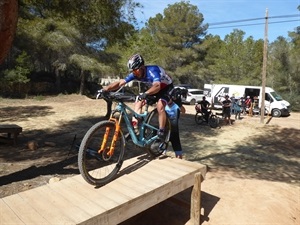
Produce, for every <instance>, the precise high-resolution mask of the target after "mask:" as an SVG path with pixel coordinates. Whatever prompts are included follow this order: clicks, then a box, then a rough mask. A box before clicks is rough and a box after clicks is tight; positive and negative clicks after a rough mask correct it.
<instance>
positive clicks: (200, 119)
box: [195, 112, 205, 125]
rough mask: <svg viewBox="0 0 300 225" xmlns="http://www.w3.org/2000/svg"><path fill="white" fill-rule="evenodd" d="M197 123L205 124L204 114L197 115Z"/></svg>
mask: <svg viewBox="0 0 300 225" xmlns="http://www.w3.org/2000/svg"><path fill="white" fill-rule="evenodd" d="M195 122H196V124H199V125H201V124H203V123H204V122H205V120H204V117H203V114H202V113H201V112H197V113H196V115H195Z"/></svg>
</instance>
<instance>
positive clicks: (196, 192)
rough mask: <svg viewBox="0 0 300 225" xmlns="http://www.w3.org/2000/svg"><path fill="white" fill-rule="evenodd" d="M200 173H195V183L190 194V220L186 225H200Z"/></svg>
mask: <svg viewBox="0 0 300 225" xmlns="http://www.w3.org/2000/svg"><path fill="white" fill-rule="evenodd" d="M201 181H202V175H201V173H196V174H195V183H194V187H193V190H192V194H191V212H190V220H189V221H188V222H187V223H186V225H200V217H201Z"/></svg>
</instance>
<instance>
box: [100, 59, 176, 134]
mask: <svg viewBox="0 0 300 225" xmlns="http://www.w3.org/2000/svg"><path fill="white" fill-rule="evenodd" d="M127 67H128V69H129V71H130V73H129V74H128V75H127V77H125V78H124V79H121V80H119V81H116V82H114V83H111V84H110V85H108V86H107V87H105V88H103V90H104V91H114V90H117V89H119V88H120V87H122V86H124V85H125V84H126V83H128V82H130V81H132V80H139V81H141V82H144V83H151V87H150V88H149V89H148V90H147V91H145V92H144V93H142V94H140V95H139V96H138V100H139V101H136V102H135V107H134V110H135V112H136V113H141V112H142V107H143V100H144V99H146V97H147V96H148V95H150V96H155V100H154V103H155V102H156V103H157V104H156V108H157V111H158V121H159V132H158V136H159V138H160V139H163V138H164V129H165V124H166V120H167V117H166V113H165V106H166V105H167V103H168V102H169V101H170V91H171V90H172V89H173V81H172V79H171V77H170V76H169V75H168V74H167V73H166V72H165V70H164V69H163V68H161V67H160V66H157V65H147V66H146V65H145V61H144V59H143V57H142V56H141V55H139V54H135V55H133V56H131V57H130V58H129V60H128V63H127ZM132 125H133V127H134V130H135V132H136V133H138V131H139V129H138V121H137V119H136V118H135V117H133V118H132Z"/></svg>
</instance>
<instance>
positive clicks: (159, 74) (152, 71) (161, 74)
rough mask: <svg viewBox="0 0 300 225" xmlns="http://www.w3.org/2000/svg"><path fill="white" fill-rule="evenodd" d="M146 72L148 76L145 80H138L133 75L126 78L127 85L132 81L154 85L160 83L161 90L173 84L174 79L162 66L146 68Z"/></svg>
mask: <svg viewBox="0 0 300 225" xmlns="http://www.w3.org/2000/svg"><path fill="white" fill-rule="evenodd" d="M145 70H146V76H145V77H144V78H141V79H138V78H137V77H135V76H134V74H133V73H130V74H128V76H127V77H125V81H126V83H128V82H130V81H132V80H139V81H141V82H144V83H150V84H152V83H154V82H160V86H161V89H164V88H165V87H166V86H168V85H169V84H172V82H173V81H172V78H171V77H170V76H169V75H168V74H167V73H166V72H165V70H164V69H163V68H161V67H160V66H155V65H151V66H145Z"/></svg>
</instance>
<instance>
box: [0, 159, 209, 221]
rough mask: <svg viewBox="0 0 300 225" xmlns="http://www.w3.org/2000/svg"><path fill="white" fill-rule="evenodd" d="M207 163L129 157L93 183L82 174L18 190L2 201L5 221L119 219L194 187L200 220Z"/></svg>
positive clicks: (194, 213) (195, 216) (193, 216)
mask: <svg viewBox="0 0 300 225" xmlns="http://www.w3.org/2000/svg"><path fill="white" fill-rule="evenodd" d="M205 174H206V166H204V165H202V164H199V163H196V162H190V161H186V160H181V159H176V158H171V157H164V158H157V159H153V160H151V159H150V158H149V156H148V155H147V154H144V155H141V156H138V157H135V158H131V159H128V160H125V161H124V163H123V166H122V169H121V170H120V171H119V173H118V175H117V177H116V179H114V180H113V181H111V182H110V183H108V184H106V185H104V186H102V187H99V188H95V187H93V186H92V185H90V184H88V183H86V182H85V181H84V180H83V178H82V177H81V175H75V176H73V177H69V178H66V179H63V180H61V181H58V182H55V183H51V184H46V185H43V186H40V187H37V188H34V189H30V190H27V191H24V192H20V193H17V194H14V195H11V196H7V197H4V198H2V199H1V200H0V212H1V225H8V224H24V225H27V224H31V225H33V224H44V225H46V224H81V225H96V224H100V225H112V224H119V223H121V222H123V221H126V220H127V219H129V218H131V217H133V216H135V215H137V214H138V213H140V212H142V211H144V210H147V209H149V208H150V207H152V206H154V205H156V204H158V203H160V202H162V201H164V200H166V199H168V198H170V197H172V196H174V195H176V194H178V193H180V192H182V191H184V190H186V189H188V188H191V187H193V189H192V194H191V207H190V220H189V221H187V223H186V224H193V225H196V224H200V206H201V202H200V199H201V181H202V180H203V179H204V177H205Z"/></svg>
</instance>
